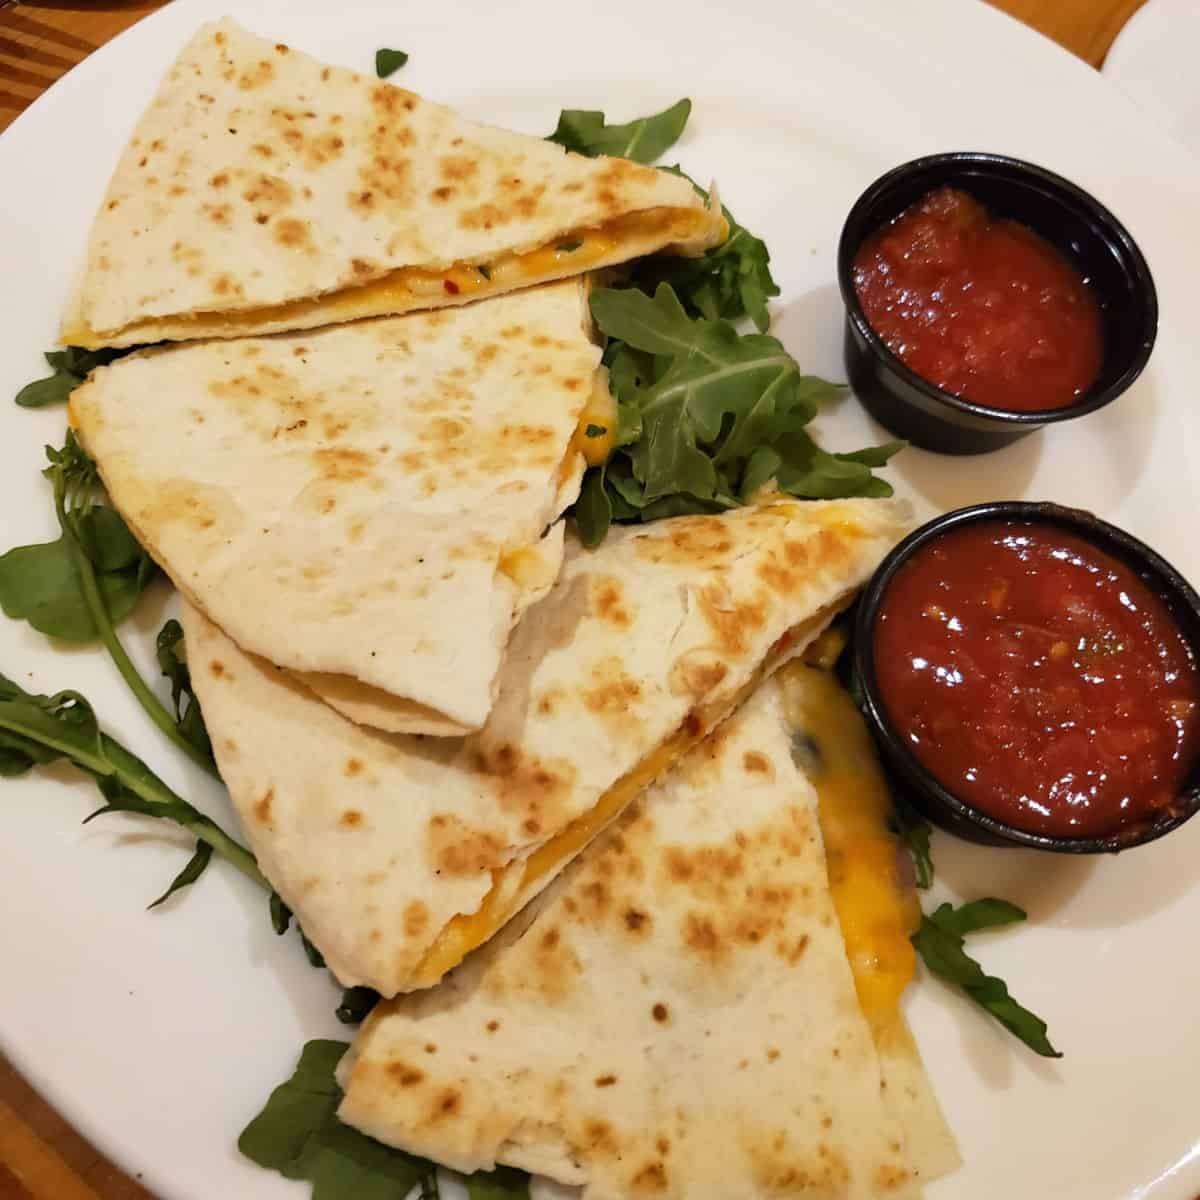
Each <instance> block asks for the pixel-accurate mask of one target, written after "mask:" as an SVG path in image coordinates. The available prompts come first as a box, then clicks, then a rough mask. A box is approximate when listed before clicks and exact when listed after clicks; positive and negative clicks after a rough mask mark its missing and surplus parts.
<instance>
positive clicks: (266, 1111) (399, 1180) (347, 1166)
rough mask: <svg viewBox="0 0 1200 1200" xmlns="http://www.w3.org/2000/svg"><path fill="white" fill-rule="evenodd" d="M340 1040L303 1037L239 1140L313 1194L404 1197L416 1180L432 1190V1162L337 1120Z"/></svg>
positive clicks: (333, 1198) (337, 1198)
mask: <svg viewBox="0 0 1200 1200" xmlns="http://www.w3.org/2000/svg"><path fill="white" fill-rule="evenodd" d="M348 1049H349V1046H348V1045H347V1044H346V1043H345V1042H333V1041H325V1040H317V1041H311V1042H309V1043H307V1044H306V1045H305V1047H304V1049H303V1051H302V1052H301V1054H300V1061H299V1063H298V1064H297V1065H296V1070H295V1072H294V1073H293V1075H292V1077H291V1078H290V1079H288V1080H287V1081H286V1082H284V1083H281V1084H280V1085H279V1086H278V1087H277V1088H276V1089H275V1090H274V1091H273V1092H272V1093H271V1097H270V1099H269V1100H268V1101H267V1103H266V1107H264V1108H263V1110H262V1112H260V1113H259V1114H258V1116H256V1117H255V1118H254V1120H252V1121H251V1122H250V1124H249V1125H247V1126H246V1128H245V1129H244V1130H243V1131H242V1136H241V1137H240V1138H238V1149H239V1150H240V1151H241V1152H242V1153H243V1154H244V1155H245V1156H246V1157H247V1158H249V1159H251V1160H252V1161H253V1162H256V1163H258V1165H259V1166H260V1167H267V1168H269V1169H270V1170H274V1171H278V1172H279V1173H280V1174H281V1175H283V1176H284V1177H285V1178H287V1179H303V1180H307V1181H308V1182H309V1183H311V1184H312V1200H349V1198H351V1197H352V1198H353V1200H404V1197H405V1196H407V1195H408V1193H409V1192H410V1191H411V1190H412V1189H413V1188H414V1187H416V1186H417V1185H418V1184H420V1185H421V1187H422V1189H423V1192H422V1195H428V1196H432V1197H436V1196H437V1182H436V1167H435V1166H434V1164H433V1163H430V1162H426V1161H425V1160H424V1159H420V1158H414V1157H412V1156H411V1155H408V1154H405V1153H403V1151H400V1150H395V1149H392V1148H391V1147H390V1146H384V1145H383V1144H382V1143H380V1142H377V1141H375V1140H374V1139H373V1138H369V1137H367V1136H366V1134H362V1133H359V1132H358V1130H356V1129H351V1128H350V1126H349V1125H343V1124H342V1122H341V1121H339V1120H338V1119H337V1107H338V1104H340V1103H341V1099H342V1090H341V1088H339V1087H338V1084H337V1079H336V1077H335V1075H334V1072H335V1070H336V1069H337V1065H338V1063H339V1062H340V1061H341V1058H342V1055H343V1054H345V1053H346V1051H347V1050H348Z"/></svg>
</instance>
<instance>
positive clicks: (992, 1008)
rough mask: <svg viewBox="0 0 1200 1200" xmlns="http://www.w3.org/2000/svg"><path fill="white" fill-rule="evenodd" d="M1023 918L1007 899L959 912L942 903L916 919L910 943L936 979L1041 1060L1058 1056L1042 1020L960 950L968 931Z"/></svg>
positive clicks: (975, 903)
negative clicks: (956, 989) (988, 1015)
mask: <svg viewBox="0 0 1200 1200" xmlns="http://www.w3.org/2000/svg"><path fill="white" fill-rule="evenodd" d="M1023 920H1025V913H1024V912H1023V911H1022V910H1021V909H1019V908H1018V907H1017V906H1016V905H1015V904H1009V903H1008V901H1007V900H995V899H990V898H989V899H985V900H973V901H971V902H970V903H969V904H963V905H960V906H959V907H958V908H954V907H953V906H952V905H950V904H941V905H939V906H938V907H937V908H936V909H935V910H934V911H933V912H932V913H926V914H924V915H923V916H922V917H921V927H920V929H918V930H917V932H916V933H914V934H913V937H912V943H913V945H914V946H915V947H916V949H917V952H918V953H919V954H920V956H921V958H922V959H923V960H924V962H925V965H926V966H927V967H928V968H929V969H930V970H931V971H932V972H933V973H934V974H935V975H937V976H938V977H939V978H941V979H944V980H945V981H946V982H947V983H951V984H954V985H955V986H957V987H960V988H962V990H963V991H964V992H965V993H966V994H967V996H968V997H970V999H972V1000H974V1001H975V1003H976V1004H978V1005H979V1006H980V1007H981V1008H983V1009H985V1010H986V1011H987V1012H989V1013H991V1014H992V1016H993V1017H995V1018H996V1020H997V1021H999V1022H1000V1024H1001V1025H1003V1026H1004V1027H1005V1028H1006V1029H1007V1030H1008V1031H1009V1032H1010V1033H1012V1034H1015V1035H1016V1036H1017V1037H1018V1038H1020V1039H1021V1041H1023V1042H1024V1043H1025V1044H1026V1045H1027V1046H1028V1047H1029V1048H1030V1049H1031V1050H1033V1051H1035V1052H1036V1053H1038V1054H1041V1055H1043V1056H1044V1057H1046V1058H1061V1057H1062V1055H1061V1054H1060V1053H1059V1051H1057V1050H1055V1049H1054V1047H1053V1046H1052V1045H1051V1044H1050V1041H1049V1039H1048V1038H1047V1036H1046V1022H1045V1021H1043V1020H1042V1019H1041V1018H1040V1017H1038V1016H1035V1015H1034V1014H1033V1013H1031V1012H1030V1011H1029V1010H1028V1009H1027V1008H1022V1007H1021V1005H1020V1004H1018V1003H1017V1002H1016V1001H1015V1000H1014V999H1013V998H1012V997H1011V996H1010V995H1009V994H1008V987H1007V986H1006V985H1005V983H1004V981H1003V980H1001V979H997V978H996V977H995V976H994V975H985V974H984V972H983V968H982V967H981V966H980V965H979V963H977V962H976V961H975V960H974V959H973V958H971V957H970V955H968V954H967V952H966V950H965V949H964V948H963V944H964V939H965V938H966V936H967V934H969V933H974V932H976V931H977V930H980V929H994V928H996V927H997V926H1001V925H1010V924H1012V923H1013V922H1015V921H1023Z"/></svg>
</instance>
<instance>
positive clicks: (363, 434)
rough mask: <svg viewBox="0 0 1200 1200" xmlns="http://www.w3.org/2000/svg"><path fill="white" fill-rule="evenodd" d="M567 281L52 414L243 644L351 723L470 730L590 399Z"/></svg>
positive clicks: (287, 340)
mask: <svg viewBox="0 0 1200 1200" xmlns="http://www.w3.org/2000/svg"><path fill="white" fill-rule="evenodd" d="M589 323H590V320H589V316H588V311H587V297H586V283H585V282H584V281H583V280H580V279H568V280H563V281H561V282H558V283H553V284H546V285H543V286H542V287H539V288H530V289H526V290H525V291H522V292H514V293H512V294H510V295H507V296H501V297H498V298H497V299H495V300H493V301H489V302H488V303H487V304H476V305H469V306H466V307H463V308H456V309H448V310H444V311H441V312H429V313H413V314H409V315H407V316H402V317H388V318H379V319H375V320H371V321H361V322H356V323H355V324H353V325H346V326H339V327H332V328H329V329H323V330H319V331H311V332H308V333H305V334H299V335H287V336H282V337H271V338H245V339H239V340H237V341H230V342H222V341H212V342H202V343H197V344H192V345H187V346H179V347H175V348H168V349H164V350H152V351H146V352H143V353H141V354H137V355H133V356H130V357H127V358H123V359H121V360H119V361H118V362H116V363H114V364H113V365H112V366H110V367H107V368H103V369H101V370H99V371H97V372H96V373H95V374H94V375H93V376H92V378H91V379H90V380H89V381H88V382H87V383H86V384H84V385H83V386H82V387H80V388H78V389H77V390H76V391H75V392H74V394H73V395H72V397H71V405H70V419H71V422H72V424H73V425H74V427H75V429H76V431H77V433H78V435H79V438H80V440H81V442H82V443H83V445H84V447H85V449H86V450H87V451H88V453H89V454H90V455H91V456H92V457H93V458H94V459H95V461H96V463H97V465H98V467H99V469H100V473H101V475H102V476H103V478H104V482H105V485H106V486H107V488H108V491H109V495H110V496H111V497H112V500H113V503H114V504H116V506H117V507H118V508H119V509H120V510H121V512H122V513H123V514H124V516H125V518H126V520H127V521H128V523H129V525H130V527H131V528H132V529H133V530H134V531H135V532H136V534H137V536H138V538H139V540H140V541H141V542H142V544H143V545H144V546H146V548H147V549H148V550H149V551H150V553H151V554H153V555H154V557H155V558H156V559H157V560H158V561H159V562H160V563H161V564H162V566H163V568H164V569H165V570H166V572H167V574H168V575H170V576H171V578H172V580H173V581H174V582H175V583H176V584H177V586H178V587H179V588H180V590H181V591H182V592H183V593H184V594H185V595H186V596H188V597H189V598H190V599H191V600H192V601H193V602H194V603H195V604H197V605H198V606H199V607H200V608H201V609H203V610H204V611H205V612H206V613H208V615H209V616H210V617H211V618H212V619H213V620H214V621H215V622H217V624H219V625H220V626H221V627H222V628H223V629H225V630H226V632H227V633H229V635H230V636H231V637H232V638H233V639H234V640H235V641H236V642H237V643H238V644H239V645H241V646H242V647H243V648H245V649H246V650H248V651H250V652H251V653H254V654H258V655H261V656H262V657H264V658H266V659H268V660H270V661H271V662H273V663H275V664H277V665H279V666H282V667H286V668H288V669H289V670H292V671H296V672H301V673H303V675H304V678H305V682H306V683H307V684H308V685H309V686H310V687H312V688H313V690H315V691H317V692H319V693H320V694H321V695H322V696H324V697H325V698H326V699H327V700H328V702H329V703H331V704H333V705H334V706H335V707H336V708H338V709H340V710H341V711H343V712H345V713H346V714H347V715H349V716H350V717H352V718H353V719H355V720H358V721H362V722H365V723H367V724H371V725H375V726H379V727H382V728H385V729H389V730H392V731H397V732H413V733H432V734H443V735H447V734H455V733H463V732H466V731H467V730H470V729H477V728H479V726H481V725H482V724H483V722H484V720H485V719H486V717H487V714H488V711H489V710H490V709H491V707H492V702H493V697H494V683H495V675H496V671H497V669H498V667H499V665H500V656H501V653H502V651H503V648H504V644H505V642H506V641H507V640H508V636H509V632H510V630H511V628H512V626H513V624H514V622H515V620H516V618H517V616H518V615H519V613H520V611H521V610H522V609H523V608H524V607H526V606H527V605H528V604H529V603H530V602H532V601H533V600H534V599H536V598H537V597H539V596H540V595H543V594H544V593H545V591H546V590H547V589H548V588H549V586H550V585H551V584H552V583H553V582H554V579H555V578H556V576H557V575H558V569H559V566H560V565H561V561H562V532H563V531H562V528H561V526H554V527H552V528H551V530H550V532H549V533H547V527H548V526H551V523H552V522H554V521H555V520H556V519H557V517H558V516H559V514H560V513H561V512H562V511H563V509H564V508H566V506H567V505H569V504H570V503H571V502H572V501H573V500H574V499H575V497H576V495H577V494H578V491H579V482H580V479H581V477H582V474H583V471H584V468H585V454H587V453H590V444H591V442H592V441H596V440H600V439H589V438H587V437H586V431H587V427H588V425H589V424H590V423H591V421H592V420H593V419H597V420H600V421H601V422H602V424H603V425H604V426H605V427H611V426H612V425H613V423H614V422H613V420H612V419H611V418H609V417H606V416H602V415H599V410H597V408H596V405H597V404H598V405H600V406H601V409H603V408H605V406H607V405H609V404H611V400H610V399H609V396H608V388H607V384H606V382H605V379H604V375H603V372H599V373H598V371H597V367H598V364H599V361H600V350H599V348H598V347H597V346H596V345H594V344H593V343H592V341H591V340H590V338H589V335H588V331H587V328H586V326H587V325H588V324H589Z"/></svg>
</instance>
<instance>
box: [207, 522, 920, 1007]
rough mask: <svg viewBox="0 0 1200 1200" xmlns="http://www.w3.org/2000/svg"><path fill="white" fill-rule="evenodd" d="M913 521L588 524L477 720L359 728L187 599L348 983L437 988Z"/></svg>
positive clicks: (237, 738)
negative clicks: (599, 536) (424, 730)
mask: <svg viewBox="0 0 1200 1200" xmlns="http://www.w3.org/2000/svg"><path fill="white" fill-rule="evenodd" d="M908 523H909V510H908V506H907V505H905V504H902V503H897V502H894V501H884V500H844V501H823V502H811V501H793V500H786V501H782V500H781V501H776V502H774V503H771V504H768V505H763V506H761V507H750V508H745V509H740V510H736V511H733V512H729V513H725V514H722V515H719V516H697V517H677V518H673V519H668V520H663V521H658V522H655V523H654V524H651V525H647V526H643V527H626V528H622V529H619V530H615V531H614V532H613V533H612V534H610V536H609V538H608V539H607V540H606V541H605V543H604V544H603V545H602V546H601V547H600V549H598V550H596V551H593V552H588V551H585V550H583V549H582V548H581V547H580V546H579V545H578V544H577V543H576V542H575V541H574V539H573V538H569V539H568V546H567V551H566V560H565V563H564V567H563V570H562V573H561V574H560V576H559V577H558V580H557V581H556V583H555V584H554V587H553V588H552V589H551V590H550V592H549V594H548V595H547V596H546V597H545V598H544V599H543V600H541V601H539V602H538V603H537V604H536V605H534V606H533V607H532V608H530V609H529V610H528V612H527V613H526V614H525V616H524V617H523V618H522V620H521V622H520V623H519V625H518V626H517V628H516V630H515V631H514V633H513V636H512V638H511V640H510V642H509V646H508V649H507V652H506V655H505V658H504V663H503V666H502V668H501V671H500V675H499V679H498V690H497V696H498V699H497V703H496V706H495V708H494V709H493V710H492V713H491V715H490V716H489V718H488V721H487V723H486V725H485V726H484V727H483V729H481V730H480V731H479V732H478V733H476V734H472V735H470V736H468V737H466V738H463V739H449V738H439V739H430V738H422V737H420V736H408V737H401V736H396V735H387V734H382V733H376V732H373V731H371V730H367V729H364V728H362V727H360V726H357V725H354V724H352V723H351V722H349V721H347V720H345V719H344V718H342V717H340V716H339V715H338V714H337V713H335V712H334V711H332V710H331V709H330V708H329V707H328V706H327V705H325V704H323V703H321V702H320V701H319V700H318V699H317V698H316V697H315V696H314V695H313V694H312V693H311V692H309V691H308V690H307V689H306V688H304V687H303V686H301V685H300V684H299V683H297V682H295V681H294V680H293V679H291V678H290V677H289V676H288V675H287V674H285V673H284V672H282V671H280V670H278V669H277V668H275V667H273V666H271V665H270V664H269V663H267V662H265V661H264V660H262V659H260V658H255V657H253V656H250V655H247V654H246V653H244V652H243V651H241V650H239V649H238V647H237V646H236V644H235V643H234V642H233V641H232V640H230V639H229V638H228V637H227V636H226V635H225V634H223V633H222V632H221V631H220V630H219V629H217V628H216V627H215V626H214V625H212V624H211V623H210V622H209V621H207V620H206V619H204V618H203V617H202V616H201V615H200V614H199V613H198V612H196V611H195V610H194V609H191V608H190V607H188V608H185V614H184V630H185V633H186V638H187V646H188V654H189V660H190V662H191V666H192V678H193V684H194V686H195V688H196V692H197V695H198V697H199V699H200V702H201V705H202V707H203V710H204V715H205V720H206V722H207V725H208V730H209V733H210V735H211V737H212V741H213V747H214V750H215V753H216V757H217V762H218V765H219V767H220V770H221V774H222V776H223V778H224V779H225V782H226V783H227V785H228V787H229V791H230V795H231V796H232V798H233V803H234V805H235V807H236V808H237V811H238V814H239V817H240V819H241V822H242V826H243V829H244V831H245V834H246V838H247V840H248V841H249V843H250V845H251V848H252V849H253V850H254V853H255V855H256V856H257V858H258V862H259V865H260V866H261V868H262V870H263V872H264V873H265V874H266V876H267V878H268V879H270V881H271V883H272V884H273V885H274V887H275V888H276V889H277V890H278V892H279V893H280V895H281V896H282V897H283V899H284V900H285V901H286V902H287V904H288V905H289V906H290V907H291V909H292V910H293V911H294V912H295V913H296V915H297V918H298V919H299V921H300V923H301V925H302V926H303V927H304V930H305V932H306V933H307V935H308V937H309V938H310V939H311V940H312V941H313V942H314V943H315V944H316V945H317V947H318V948H319V949H320V950H321V951H322V953H323V954H324V955H325V959H326V961H327V963H328V964H329V966H330V968H331V969H332V970H333V972H334V973H335V974H336V975H337V977H338V978H339V979H340V980H341V981H342V983H344V984H347V985H351V984H369V985H370V986H371V987H374V988H375V989H376V990H378V991H379V992H381V993H382V994H384V995H387V996H390V995H393V994H395V993H396V992H400V991H409V990H413V989H415V988H420V987H427V986H431V985H432V984H435V983H436V982H437V981H438V980H439V979H441V978H442V976H443V975H445V973H446V972H447V971H448V970H450V969H451V968H452V967H454V966H456V965H457V964H458V963H459V962H460V961H461V960H462V959H463V957H464V956H465V955H466V954H467V953H468V952H469V951H470V950H472V949H474V948H475V947H476V946H478V945H480V944H482V943H483V942H485V941H486V940H487V939H488V938H490V937H491V936H492V935H493V934H494V933H495V932H496V931H497V930H498V929H500V928H501V927H502V926H503V925H504V924H505V922H507V921H508V920H509V918H511V917H512V916H513V915H514V914H515V913H516V912H518V911H519V910H520V909H521V908H522V907H523V906H524V905H525V904H526V903H527V902H528V901H529V900H530V899H532V898H533V897H534V896H535V895H537V893H538V892H540V891H541V890H542V889H543V888H544V887H546V885H547V884H548V883H549V882H550V881H551V880H552V879H553V878H554V876H555V875H557V874H558V872H559V871H561V870H562V868H563V867H564V866H565V865H566V864H567V862H569V861H570V860H571V859H572V858H573V857H574V856H575V855H577V854H578V853H579V852H580V851H581V850H582V849H583V848H584V847H585V846H586V845H587V844H588V843H589V842H590V841H591V840H592V839H593V838H594V837H596V836H597V835H598V834H599V833H600V832H601V831H602V830H603V829H604V828H605V827H606V826H607V825H608V824H610V823H611V822H612V821H613V820H615V819H616V818H617V817H618V816H619V815H620V813H621V811H622V810H623V809H625V808H626V807H627V806H628V805H629V804H631V803H632V802H633V800H634V799H635V798H636V797H637V796H638V795H639V794H640V793H641V792H642V791H643V790H644V789H645V788H646V787H647V786H649V784H650V783H652V782H653V780H654V779H656V778H657V777H658V776H660V775H661V774H663V773H664V772H665V771H666V770H667V769H668V768H669V767H670V766H671V765H672V764H673V763H674V762H675V761H676V760H677V759H678V758H679V757H680V756H681V755H683V754H684V753H685V752H686V751H687V750H688V749H689V748H690V747H691V746H692V745H694V744H695V743H696V742H697V741H699V740H700V739H701V738H702V737H703V736H704V735H705V734H706V733H707V732H708V731H709V730H710V729H712V728H713V727H714V726H715V725H716V724H717V723H718V722H719V721H720V720H721V719H722V718H723V717H724V716H725V715H726V714H727V713H728V712H729V711H730V710H731V709H732V708H734V707H735V706H736V705H737V704H738V703H739V702H740V701H741V700H743V699H744V698H745V697H746V695H748V694H749V692H750V691H751V690H752V689H753V688H754V686H755V685H756V684H757V683H758V682H759V681H760V680H761V679H762V678H763V677H764V675H765V674H767V673H769V672H770V671H771V670H773V669H775V668H776V667H777V666H779V665H780V664H781V663H783V662H784V661H786V660H787V659H788V658H789V657H791V656H793V655H794V654H796V653H797V652H798V650H800V649H802V648H803V647H804V646H805V645H806V644H807V643H808V642H809V641H811V640H812V638H813V637H815V636H816V635H817V634H819V633H820V632H821V631H822V630H823V629H824V628H825V627H826V626H827V625H828V623H829V621H830V620H832V618H833V616H834V615H835V614H836V613H837V612H838V611H839V609H841V608H842V607H843V606H844V605H846V604H847V603H849V602H850V600H851V599H852V597H853V595H854V594H855V592H856V591H857V589H858V588H859V587H860V586H861V585H862V583H863V582H864V581H865V580H866V578H867V577H868V576H869V575H870V573H871V572H872V570H873V569H874V568H875V566H876V565H877V564H878V562H879V560H880V559H881V558H882V556H883V555H884V554H885V553H886V552H887V550H888V549H889V548H890V547H891V546H892V545H893V544H894V543H895V542H896V541H897V540H898V539H899V537H900V536H902V534H903V533H904V532H905V530H906V529H907V527H908Z"/></svg>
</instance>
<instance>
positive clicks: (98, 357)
mask: <svg viewBox="0 0 1200 1200" xmlns="http://www.w3.org/2000/svg"><path fill="white" fill-rule="evenodd" d="M132 352H133V347H130V348H129V349H126V350H112V349H103V350H84V349H83V348H82V347H80V346H68V347H67V348H66V349H65V350H47V351H46V352H45V353H44V354H43V355H42V357H43V358H44V359H45V360H46V362H47V363H48V364H49V365H50V367H51V368H52V369H53V372H54V373H53V374H52V375H47V376H46V378H45V379H35V380H34V381H33V382H32V383H27V384H26V385H25V386H24V387H23V388H22V389H21V390H20V391H19V392H18V393H17V395H16V403H17V404H19V405H20V406H21V407H22V408H46V407H48V406H49V405H51V404H64V403H65V402H66V401H67V399H68V397H69V396H70V395H71V393H72V392H73V391H74V390H75V389H76V388H77V387H78V386H79V385H80V384H81V383H82V382H83V381H84V379H86V378H87V375H88V372H89V371H93V370H95V369H96V367H103V366H106V365H107V364H108V363H110V362H112V361H113V359H116V358H120V357H121V356H122V355H125V354H131V353H132Z"/></svg>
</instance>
